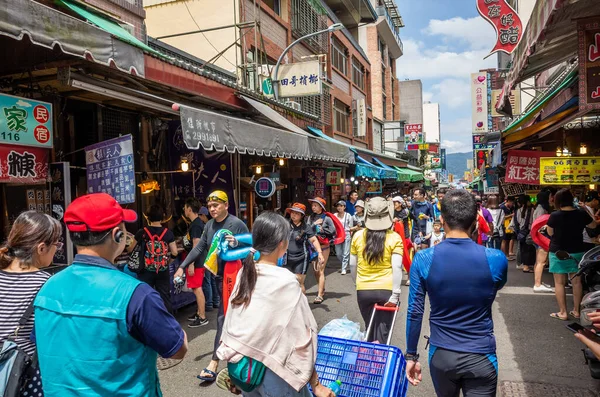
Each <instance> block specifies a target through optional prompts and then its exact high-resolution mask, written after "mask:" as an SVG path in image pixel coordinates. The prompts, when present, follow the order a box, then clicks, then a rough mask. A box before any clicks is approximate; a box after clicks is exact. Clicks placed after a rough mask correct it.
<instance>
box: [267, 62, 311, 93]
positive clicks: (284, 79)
mask: <svg viewBox="0 0 600 397" xmlns="http://www.w3.org/2000/svg"><path fill="white" fill-rule="evenodd" d="M277 74H278V75H277V76H273V77H277V79H278V80H279V87H278V88H279V96H280V97H282V98H283V97H299V96H311V95H321V91H322V90H321V87H322V84H321V75H322V72H321V61H319V60H318V59H317V60H314V61H308V62H297V63H290V64H284V65H281V66H279V70H278V72H277Z"/></svg>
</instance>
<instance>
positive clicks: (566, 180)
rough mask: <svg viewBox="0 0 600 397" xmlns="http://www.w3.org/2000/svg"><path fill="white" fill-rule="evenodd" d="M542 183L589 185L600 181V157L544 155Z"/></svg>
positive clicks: (541, 168)
mask: <svg viewBox="0 0 600 397" xmlns="http://www.w3.org/2000/svg"><path fill="white" fill-rule="evenodd" d="M540 179H541V181H540V182H541V184H542V185H587V184H589V183H598V182H600V157H542V158H540Z"/></svg>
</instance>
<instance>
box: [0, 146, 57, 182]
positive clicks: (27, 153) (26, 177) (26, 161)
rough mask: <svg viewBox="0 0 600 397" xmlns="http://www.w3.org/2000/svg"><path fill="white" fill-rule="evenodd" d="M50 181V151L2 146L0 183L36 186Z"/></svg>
mask: <svg viewBox="0 0 600 397" xmlns="http://www.w3.org/2000/svg"><path fill="white" fill-rule="evenodd" d="M47 179H48V149H42V148H38V147H25V146H15V145H0V183H2V182H6V183H22V184H35V183H45V182H46V180H47Z"/></svg>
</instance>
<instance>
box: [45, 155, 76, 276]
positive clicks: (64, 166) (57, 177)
mask: <svg viewBox="0 0 600 397" xmlns="http://www.w3.org/2000/svg"><path fill="white" fill-rule="evenodd" d="M50 178H51V179H52V183H51V184H50V189H51V197H50V202H51V204H52V216H53V217H54V218H56V220H58V221H59V222H61V226H62V232H61V234H60V239H59V240H58V243H59V244H58V245H57V248H56V253H55V254H54V259H53V260H52V263H53V264H55V265H68V264H69V263H71V262H73V244H72V243H71V237H70V235H69V232H68V231H67V228H66V227H65V226H64V224H63V223H62V219H63V217H64V215H65V209H66V208H67V206H68V205H69V204H70V203H71V172H70V169H69V163H52V164H50Z"/></svg>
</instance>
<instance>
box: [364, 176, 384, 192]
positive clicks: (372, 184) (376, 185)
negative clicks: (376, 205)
mask: <svg viewBox="0 0 600 397" xmlns="http://www.w3.org/2000/svg"><path fill="white" fill-rule="evenodd" d="M367 183H368V186H367V191H366V192H365V193H367V194H378V193H381V192H382V191H383V186H382V184H381V181H380V180H379V179H377V180H374V181H368V182H367Z"/></svg>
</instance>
